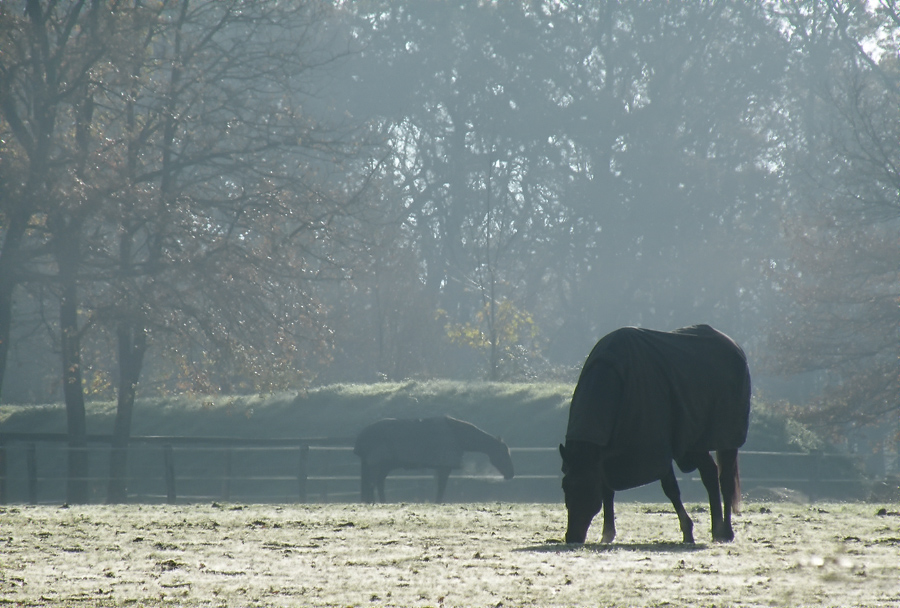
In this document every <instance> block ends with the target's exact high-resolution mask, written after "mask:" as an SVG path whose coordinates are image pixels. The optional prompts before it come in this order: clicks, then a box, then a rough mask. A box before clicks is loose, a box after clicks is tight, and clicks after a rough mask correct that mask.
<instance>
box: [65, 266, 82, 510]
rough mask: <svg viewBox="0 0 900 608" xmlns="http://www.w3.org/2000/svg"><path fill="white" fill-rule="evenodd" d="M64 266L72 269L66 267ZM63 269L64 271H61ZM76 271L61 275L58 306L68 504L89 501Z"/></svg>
mask: <svg viewBox="0 0 900 608" xmlns="http://www.w3.org/2000/svg"><path fill="white" fill-rule="evenodd" d="M65 266H69V264H66V265H65ZM62 268H63V267H62V266H61V271H62ZM73 270H74V269H72V268H68V269H66V271H62V272H61V273H60V274H61V276H62V280H63V294H62V298H61V300H60V305H59V311H60V314H59V318H60V335H61V338H62V339H61V342H62V344H61V346H62V364H63V375H62V379H63V395H64V397H65V401H66V421H67V423H68V433H69V469H68V479H67V483H66V501H67V502H68V503H70V504H80V503H86V502H87V501H88V479H87V477H88V454H87V420H86V416H85V408H84V390H83V387H82V373H81V335H80V332H79V331H78V288H77V282H76V277H75V274H74V272H73Z"/></svg>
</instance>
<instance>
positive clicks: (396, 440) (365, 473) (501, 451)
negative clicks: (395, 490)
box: [353, 416, 513, 502]
mask: <svg viewBox="0 0 900 608" xmlns="http://www.w3.org/2000/svg"><path fill="white" fill-rule="evenodd" d="M463 452H482V453H484V454H487V456H488V458H490V460H491V464H493V465H494V466H495V467H496V468H497V470H498V471H500V473H502V474H503V477H504V478H506V479H512V476H513V463H512V459H511V458H510V456H509V448H508V447H507V446H506V444H505V443H503V441H501V440H500V439H499V438H498V437H493V436H491V435H490V434H488V433H485V432H484V431H482V430H481V429H479V428H478V427H477V426H475V425H474V424H471V423H468V422H463V421H462V420H457V419H455V418H451V417H449V416H438V417H435V418H424V419H421V420H403V419H396V418H387V419H385V420H379V421H378V422H375V423H373V424H371V425H369V426H367V427H366V428H364V429H363V430H362V432H360V434H359V436H358V437H357V438H356V445H355V447H354V448H353V453H354V454H356V455H357V456H359V457H360V458H361V459H362V501H363V502H375V490H376V489H377V490H378V498H379V500H381V502H384V480H385V478H386V477H387V476H388V473H390V472H391V471H392V470H394V469H434V470H435V475H436V477H437V485H438V488H437V498H436V500H435V502H442V501H443V499H444V490H445V489H446V488H447V478H448V477H449V476H450V470H451V469H458V468H459V467H460V466H462V455H463Z"/></svg>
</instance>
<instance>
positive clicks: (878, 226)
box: [772, 0, 900, 427]
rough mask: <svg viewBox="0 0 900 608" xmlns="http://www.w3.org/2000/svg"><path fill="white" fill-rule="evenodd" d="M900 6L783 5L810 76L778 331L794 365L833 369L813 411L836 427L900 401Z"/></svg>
mask: <svg viewBox="0 0 900 608" xmlns="http://www.w3.org/2000/svg"><path fill="white" fill-rule="evenodd" d="M898 8H900V7H898V5H897V3H895V2H892V1H887V0H886V1H884V2H880V3H878V5H877V7H875V10H870V7H869V6H868V5H867V4H866V3H862V2H851V1H847V2H842V1H837V0H835V1H831V2H827V3H812V2H806V3H794V4H787V5H786V6H783V7H782V13H781V14H782V15H783V16H784V18H785V22H787V23H790V25H791V29H790V33H791V37H792V39H793V40H794V41H795V44H796V45H797V48H796V55H797V62H798V64H800V65H802V66H803V68H804V69H805V74H806V77H807V80H806V82H805V84H807V85H808V86H807V88H806V89H805V90H806V91H807V97H806V98H804V99H803V100H802V101H803V102H804V105H803V109H804V111H805V113H804V115H803V120H804V123H803V130H802V136H803V137H802V139H800V140H799V143H800V144H801V145H802V147H803V150H802V151H798V152H797V153H796V156H795V158H797V159H798V160H797V166H796V167H795V168H794V171H793V172H792V179H793V180H795V183H796V185H795V188H796V192H797V193H798V194H797V197H796V200H797V206H796V207H795V209H794V210H793V212H792V213H791V214H789V215H788V216H787V218H786V222H785V228H786V231H787V233H788V235H789V237H790V242H791V243H792V244H793V247H792V256H791V257H790V258H789V259H787V260H786V261H785V264H784V269H783V271H782V272H780V273H777V274H776V275H775V276H776V277H777V278H778V279H779V281H780V283H781V285H782V287H783V289H784V292H785V297H786V305H787V309H786V310H785V311H784V313H783V314H782V315H781V316H780V317H779V323H778V324H777V325H776V326H775V327H774V328H773V330H772V341H773V345H774V347H775V349H776V353H777V365H778V366H779V367H780V368H782V369H783V370H785V371H788V372H795V373H801V372H807V373H814V372H819V373H820V374H822V373H823V372H826V373H824V375H823V376H822V378H823V381H822V382H821V383H820V388H821V394H820V395H819V396H818V397H817V398H815V399H813V401H812V403H811V404H810V407H809V408H808V410H807V411H806V412H805V414H806V415H807V416H808V417H809V419H810V420H815V421H816V422H818V423H820V424H828V425H831V426H832V427H834V426H840V425H842V424H846V423H849V422H855V423H872V422H876V421H882V420H884V417H885V415H886V414H889V413H892V412H896V411H897V410H898V408H900V404H898V402H897V399H896V395H897V390H898V388H900V376H898V373H897V357H898V356H900V340H898V337H897V332H896V328H897V325H898V323H900V309H898V306H897V302H898V298H900V282H898V274H897V254H896V234H897V229H898V227H900V198H898V192H900V170H898V167H900V147H898V144H897V142H898V141H900V139H898V138H900V71H898V70H900V63H898V60H897V57H898V55H897V51H898V50H900V49H898V47H897V46H896V45H897V42H896V40H897V38H896V32H898V31H900V17H898V14H900V13H898Z"/></svg>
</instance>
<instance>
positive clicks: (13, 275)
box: [0, 211, 28, 398]
mask: <svg viewBox="0 0 900 608" xmlns="http://www.w3.org/2000/svg"><path fill="white" fill-rule="evenodd" d="M10 215H11V218H10V223H9V226H8V228H7V230H6V235H5V238H4V239H3V248H2V250H0V398H2V396H3V377H4V375H5V372H6V359H7V356H8V355H9V340H10V335H11V333H12V307H13V291H14V290H15V288H16V284H17V283H18V277H17V274H18V272H19V257H20V255H19V251H20V249H21V244H22V238H23V237H24V236H25V229H26V227H27V226H28V214H27V213H25V212H22V211H20V212H18V213H12V214H10Z"/></svg>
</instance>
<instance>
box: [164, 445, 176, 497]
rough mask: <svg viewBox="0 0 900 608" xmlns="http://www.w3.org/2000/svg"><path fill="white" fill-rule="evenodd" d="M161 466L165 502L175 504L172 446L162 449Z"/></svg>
mask: <svg viewBox="0 0 900 608" xmlns="http://www.w3.org/2000/svg"><path fill="white" fill-rule="evenodd" d="M163 466H164V467H165V470H166V502H167V503H168V504H170V505H174V504H175V457H174V454H173V453H172V444H168V445H166V446H165V447H163Z"/></svg>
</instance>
